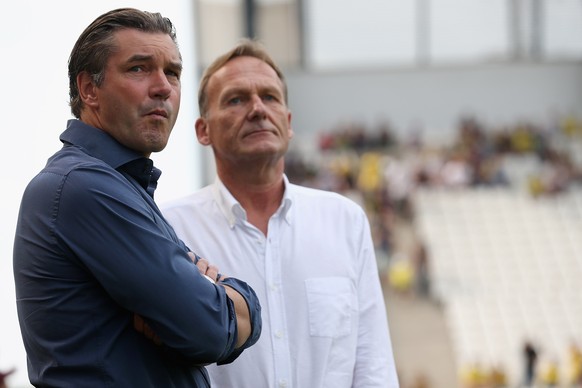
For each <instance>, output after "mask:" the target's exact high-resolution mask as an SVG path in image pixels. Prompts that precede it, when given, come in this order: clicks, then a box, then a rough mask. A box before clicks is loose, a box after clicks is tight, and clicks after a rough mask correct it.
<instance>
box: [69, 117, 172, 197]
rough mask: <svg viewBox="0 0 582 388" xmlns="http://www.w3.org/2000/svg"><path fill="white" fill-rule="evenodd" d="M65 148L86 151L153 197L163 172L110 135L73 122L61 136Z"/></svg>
mask: <svg viewBox="0 0 582 388" xmlns="http://www.w3.org/2000/svg"><path fill="white" fill-rule="evenodd" d="M60 140H61V142H63V143H64V144H65V145H67V144H69V145H74V146H76V147H80V148H82V149H83V150H84V151H85V152H86V153H87V154H88V155H91V156H93V157H95V158H97V159H100V160H102V161H104V162H105V163H107V164H108V165H110V166H111V167H112V168H114V169H116V170H118V171H121V172H124V173H126V174H128V175H129V176H131V177H132V178H133V179H135V180H136V181H137V182H138V183H139V185H140V186H141V187H143V188H144V190H146V191H147V192H148V194H149V195H150V196H152V197H153V194H154V191H155V189H156V187H157V184H158V178H159V177H160V175H161V174H162V172H161V170H159V169H158V168H156V167H154V163H153V161H152V160H151V159H149V158H146V157H145V156H143V155H141V154H140V153H139V152H137V151H134V150H132V149H129V148H127V147H125V146H124V145H123V144H121V143H119V142H118V141H117V140H115V139H114V138H113V137H111V136H110V135H109V134H108V133H107V132H105V131H103V130H101V129H98V128H95V127H92V126H90V125H87V124H85V123H83V122H82V121H80V120H76V119H72V120H69V121H68V122H67V129H66V130H65V131H64V132H63V133H62V134H61V136H60Z"/></svg>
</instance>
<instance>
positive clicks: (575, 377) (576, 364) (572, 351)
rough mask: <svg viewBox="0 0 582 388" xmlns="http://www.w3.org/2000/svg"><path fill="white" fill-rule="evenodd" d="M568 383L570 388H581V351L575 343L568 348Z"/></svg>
mask: <svg viewBox="0 0 582 388" xmlns="http://www.w3.org/2000/svg"><path fill="white" fill-rule="evenodd" d="M567 365H568V370H567V376H568V382H569V384H570V386H572V387H575V386H577V387H582V351H580V348H579V347H578V345H577V344H576V343H575V342H572V343H571V344H570V347H569V348H568V364H567Z"/></svg>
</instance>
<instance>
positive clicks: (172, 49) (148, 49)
mask: <svg viewBox="0 0 582 388" xmlns="http://www.w3.org/2000/svg"><path fill="white" fill-rule="evenodd" d="M115 42H116V46H117V48H116V50H115V52H114V53H113V55H114V56H115V55H118V56H121V57H124V56H127V57H131V56H133V55H147V56H162V57H164V58H167V59H168V60H170V61H174V62H181V57H180V51H179V50H178V46H177V45H176V43H174V41H173V40H172V38H171V37H170V35H168V34H164V33H161V32H144V31H140V30H136V29H131V28H125V29H121V30H119V31H117V32H115Z"/></svg>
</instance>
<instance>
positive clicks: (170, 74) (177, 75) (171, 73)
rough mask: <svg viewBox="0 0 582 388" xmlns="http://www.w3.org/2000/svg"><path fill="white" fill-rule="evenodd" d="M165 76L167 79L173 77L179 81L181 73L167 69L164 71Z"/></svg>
mask: <svg viewBox="0 0 582 388" xmlns="http://www.w3.org/2000/svg"><path fill="white" fill-rule="evenodd" d="M166 75H167V76H168V77H174V78H177V79H180V76H181V75H182V72H181V71H180V70H172V69H168V70H166Z"/></svg>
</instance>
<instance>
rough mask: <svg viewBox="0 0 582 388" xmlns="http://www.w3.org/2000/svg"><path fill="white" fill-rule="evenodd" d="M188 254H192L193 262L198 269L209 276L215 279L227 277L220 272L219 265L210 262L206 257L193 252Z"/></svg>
mask: <svg viewBox="0 0 582 388" xmlns="http://www.w3.org/2000/svg"><path fill="white" fill-rule="evenodd" d="M188 256H190V259H191V260H192V262H193V263H194V264H196V267H197V268H198V271H200V273H201V274H202V275H206V276H208V277H209V278H210V279H212V280H213V281H220V280H223V279H224V278H225V277H224V276H223V275H221V274H220V273H219V270H218V267H217V266H215V265H212V264H210V262H209V261H208V260H206V259H205V258H203V257H200V256H198V255H196V254H195V253H192V252H188Z"/></svg>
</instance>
